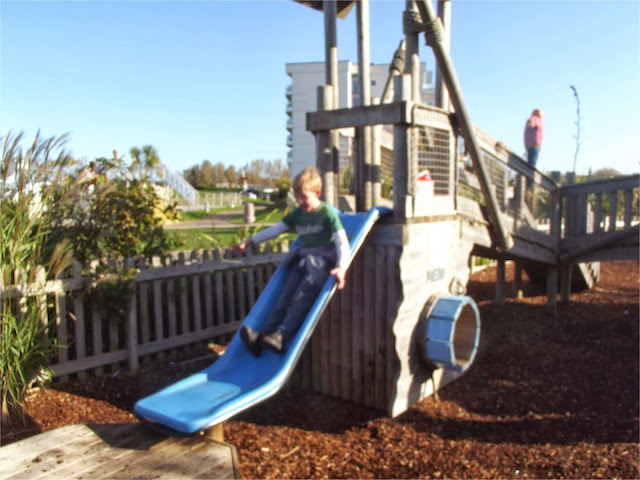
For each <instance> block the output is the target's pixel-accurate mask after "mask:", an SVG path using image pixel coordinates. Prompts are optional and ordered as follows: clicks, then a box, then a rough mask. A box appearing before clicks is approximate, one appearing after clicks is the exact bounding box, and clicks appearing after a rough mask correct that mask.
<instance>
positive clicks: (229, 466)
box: [0, 423, 238, 480]
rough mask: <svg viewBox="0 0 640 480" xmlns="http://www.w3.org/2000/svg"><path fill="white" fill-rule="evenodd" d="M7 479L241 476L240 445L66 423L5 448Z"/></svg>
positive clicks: (129, 426)
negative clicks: (238, 467) (238, 452)
mask: <svg viewBox="0 0 640 480" xmlns="http://www.w3.org/2000/svg"><path fill="white" fill-rule="evenodd" d="M0 465H1V466H2V467H1V468H2V473H1V476H2V478H3V479H7V480H8V479H21V480H22V479H36V478H42V479H47V480H53V479H66V478H75V479H83V480H91V479H107V478H113V479H115V478H119V479H122V478H126V479H134V478H154V479H157V478H170V479H181V478H184V479H195V478H201V479H213V478H237V477H238V472H237V457H236V450H235V447H233V446H232V445H228V444H226V443H220V442H215V441H213V440H210V439H208V438H207V437H204V436H194V437H186V438H176V437H166V436H163V435H160V434H157V433H155V432H152V431H150V430H149V429H148V428H146V427H144V426H143V425H140V424H138V423H125V424H102V425H67V426H65V427H60V428H57V429H55V430H51V431H49V432H45V433H41V434H39V435H36V436H34V437H30V438H27V439H25V440H21V441H19V442H15V443H11V444H9V445H6V446H4V447H2V448H0Z"/></svg>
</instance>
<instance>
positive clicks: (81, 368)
mask: <svg viewBox="0 0 640 480" xmlns="http://www.w3.org/2000/svg"><path fill="white" fill-rule="evenodd" d="M285 250H287V244H281V245H279V246H277V247H272V246H271V245H270V244H267V245H266V248H265V251H264V252H262V253H257V252H250V253H249V254H248V255H247V256H245V257H241V258H230V257H231V256H230V255H229V253H228V251H227V252H223V251H222V250H220V249H216V250H212V251H202V250H199V251H193V252H177V253H171V254H167V255H165V256H164V257H163V258H159V257H156V258H153V260H152V261H151V262H150V263H148V262H146V261H145V260H144V259H126V260H125V261H124V262H123V265H125V266H130V267H135V268H136V269H137V273H136V274H135V275H134V277H133V280H132V282H131V284H130V288H131V292H132V294H129V295H123V296H122V298H120V299H117V298H116V299H114V300H113V301H112V305H104V302H96V301H95V298H94V299H93V300H92V297H91V296H90V295H89V294H88V292H89V291H90V290H89V289H88V288H87V287H88V286H91V280H90V278H91V277H88V276H84V275H83V273H82V267H81V266H80V265H79V264H77V265H75V266H74V268H73V272H72V275H71V276H70V277H69V278H64V279H59V280H53V281H46V279H45V278H44V274H43V273H42V272H43V270H40V274H39V275H38V280H37V281H36V282H35V283H32V284H15V285H9V286H6V287H4V288H2V286H1V285H0V299H1V300H2V305H0V307H1V308H4V309H6V308H7V305H8V303H7V300H8V299H9V298H11V299H12V300H13V301H12V302H11V303H12V308H14V309H17V310H20V308H21V305H24V302H26V301H34V302H37V304H38V306H39V308H40V311H41V312H42V315H41V317H42V321H43V323H46V324H47V325H48V334H49V335H50V336H54V337H55V338H56V340H57V342H58V345H59V346H60V348H59V349H57V353H56V356H55V358H53V360H52V363H51V368H52V369H53V372H54V376H55V377H62V379H63V380H64V379H66V378H68V377H67V376H68V375H70V374H73V373H80V375H81V376H83V375H84V373H83V372H86V371H88V370H93V371H94V373H95V374H97V375H100V374H102V373H104V367H106V366H111V367H110V370H112V371H113V370H119V369H122V368H127V367H128V368H129V369H131V370H136V369H137V368H138V366H139V362H140V359H141V358H144V357H145V356H149V355H152V354H157V353H159V352H163V351H166V350H172V349H176V348H179V347H185V346H188V345H191V344H197V343H199V342H207V341H213V342H215V343H218V342H226V341H227V340H228V337H229V335H230V334H233V333H234V332H235V331H236V330H237V328H238V327H239V325H240V324H241V322H242V321H243V319H244V318H245V316H246V314H247V313H248V312H249V310H250V309H251V307H252V306H253V304H254V303H255V302H256V300H257V298H258V296H259V295H260V293H261V292H262V290H263V289H264V287H265V285H266V283H267V282H268V280H269V278H270V277H271V275H272V274H273V272H274V271H275V269H276V267H277V265H278V263H279V262H280V260H281V258H282V257H283V255H284V251H285ZM94 268H95V265H94ZM17 278H20V277H19V275H18V276H17ZM125 297H126V298H125ZM118 302H120V303H118ZM101 303H102V305H101ZM1 311H3V310H1V309H0V312H1ZM114 312H119V313H116V314H114ZM17 313H18V314H19V312H17Z"/></svg>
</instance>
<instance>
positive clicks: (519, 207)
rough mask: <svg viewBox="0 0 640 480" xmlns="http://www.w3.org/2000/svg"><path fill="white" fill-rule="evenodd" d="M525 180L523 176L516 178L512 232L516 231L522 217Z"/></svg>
mask: <svg viewBox="0 0 640 480" xmlns="http://www.w3.org/2000/svg"><path fill="white" fill-rule="evenodd" d="M526 182H527V180H526V178H525V176H524V175H522V174H518V175H517V176H516V185H515V187H516V188H515V192H514V199H513V201H514V204H515V225H514V230H515V231H517V230H518V227H519V226H520V223H521V222H522V218H523V215H524V207H525V203H524V192H525V190H526V189H527V183H526Z"/></svg>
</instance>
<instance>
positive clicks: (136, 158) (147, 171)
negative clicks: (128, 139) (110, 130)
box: [114, 145, 160, 177]
mask: <svg viewBox="0 0 640 480" xmlns="http://www.w3.org/2000/svg"><path fill="white" fill-rule="evenodd" d="M129 155H131V160H132V162H131V170H132V171H133V172H136V173H137V174H138V176H139V177H148V176H149V175H151V173H154V172H157V171H158V167H160V157H159V155H158V151H157V150H156V148H155V147H154V146H152V145H145V146H144V147H142V151H140V149H139V148H138V147H131V148H130V149H129ZM114 157H116V158H117V157H118V153H117V152H114Z"/></svg>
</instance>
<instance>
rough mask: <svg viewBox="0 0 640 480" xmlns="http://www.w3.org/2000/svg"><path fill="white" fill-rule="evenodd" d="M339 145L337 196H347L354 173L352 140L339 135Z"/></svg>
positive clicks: (346, 136)
mask: <svg viewBox="0 0 640 480" xmlns="http://www.w3.org/2000/svg"><path fill="white" fill-rule="evenodd" d="M339 136H340V143H339V147H338V148H339V150H338V167H339V172H340V173H339V175H340V180H339V185H338V192H339V195H347V194H349V193H350V192H349V190H350V189H351V180H352V178H353V171H354V164H353V161H354V160H353V159H354V152H353V148H354V144H355V142H354V139H353V137H351V136H348V135H343V134H340V135H339Z"/></svg>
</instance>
